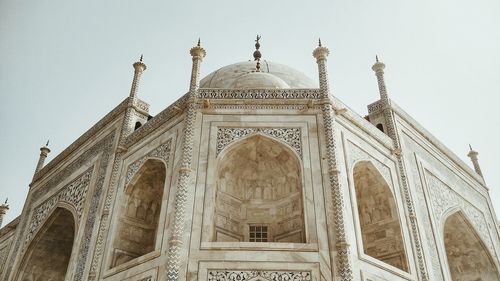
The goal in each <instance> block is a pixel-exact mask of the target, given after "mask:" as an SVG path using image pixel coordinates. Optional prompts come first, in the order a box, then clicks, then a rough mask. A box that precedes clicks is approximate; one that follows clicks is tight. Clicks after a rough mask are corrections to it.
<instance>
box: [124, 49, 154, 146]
mask: <svg viewBox="0 0 500 281" xmlns="http://www.w3.org/2000/svg"><path fill="white" fill-rule="evenodd" d="M142 59H143V56H142V55H141V58H140V59H139V61H138V62H135V63H134V64H132V66H133V67H134V78H133V80H132V86H131V87H130V94H129V99H128V107H127V110H126V111H125V117H124V122H123V127H122V131H121V134H120V138H121V139H120V142H121V141H123V140H124V139H125V137H127V136H128V135H130V134H131V133H132V132H133V131H134V126H135V124H134V122H133V120H132V119H133V116H134V112H135V109H134V106H135V105H136V104H137V92H138V91H139V82H140V81H141V76H142V73H143V72H144V70H146V68H147V67H146V64H144V63H143V62H142Z"/></svg>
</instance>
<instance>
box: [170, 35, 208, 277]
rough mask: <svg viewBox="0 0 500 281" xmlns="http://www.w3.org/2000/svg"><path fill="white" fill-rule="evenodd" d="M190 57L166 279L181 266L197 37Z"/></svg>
mask: <svg viewBox="0 0 500 281" xmlns="http://www.w3.org/2000/svg"><path fill="white" fill-rule="evenodd" d="M190 54H191V57H192V59H193V65H192V69H191V81H190V84H189V93H188V95H189V97H188V101H187V112H186V115H185V117H184V118H185V119H184V129H183V142H182V156H181V163H180V169H179V176H178V179H177V192H176V194H175V205H174V206H175V210H174V212H175V213H174V221H173V227H172V234H171V237H170V240H169V249H168V262H167V280H169V281H174V280H179V272H180V269H181V252H182V248H183V245H184V238H185V235H184V232H185V229H184V224H185V220H186V218H185V216H186V204H187V200H188V192H189V189H190V184H192V179H191V175H192V174H193V170H192V161H193V146H194V126H195V123H196V115H197V114H198V109H199V105H198V103H197V96H198V88H199V86H200V66H201V62H202V61H203V58H204V57H205V55H206V52H205V50H204V49H203V48H202V47H201V43H200V40H198V44H197V45H196V46H195V47H193V48H191V51H190Z"/></svg>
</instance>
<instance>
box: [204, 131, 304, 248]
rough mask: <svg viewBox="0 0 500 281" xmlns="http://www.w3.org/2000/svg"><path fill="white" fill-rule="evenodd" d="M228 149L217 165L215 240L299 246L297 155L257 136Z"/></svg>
mask: <svg viewBox="0 0 500 281" xmlns="http://www.w3.org/2000/svg"><path fill="white" fill-rule="evenodd" d="M228 149H229V151H228V152H227V153H226V154H225V155H224V156H223V158H222V159H221V160H220V162H219V165H218V172H217V173H218V174H217V188H216V189H217V191H216V198H215V221H214V223H215V227H214V229H215V233H214V240H215V241H218V242H230V241H233V242H234V241H248V242H291V243H304V242H305V232H304V213H303V203H302V178H301V168H300V162H299V159H298V158H297V156H296V155H295V154H294V153H293V152H292V151H291V150H290V149H289V148H288V147H287V146H285V145H283V144H281V143H280V142H278V141H275V140H273V139H271V138H268V137H265V136H262V135H254V136H251V137H249V138H247V139H243V140H240V141H239V142H238V143H236V144H233V146H231V147H230V148H228Z"/></svg>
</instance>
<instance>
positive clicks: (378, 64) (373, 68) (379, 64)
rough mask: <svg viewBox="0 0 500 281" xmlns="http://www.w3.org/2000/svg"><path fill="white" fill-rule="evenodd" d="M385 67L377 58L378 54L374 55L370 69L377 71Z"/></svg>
mask: <svg viewBox="0 0 500 281" xmlns="http://www.w3.org/2000/svg"><path fill="white" fill-rule="evenodd" d="M384 68H385V64H384V63H383V62H380V61H379V59H378V56H377V55H376V56H375V64H374V65H373V66H372V70H373V71H375V72H378V71H383V70H384Z"/></svg>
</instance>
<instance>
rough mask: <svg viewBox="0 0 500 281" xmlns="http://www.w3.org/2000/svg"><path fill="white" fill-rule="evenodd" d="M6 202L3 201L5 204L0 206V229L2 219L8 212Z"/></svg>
mask: <svg viewBox="0 0 500 281" xmlns="http://www.w3.org/2000/svg"><path fill="white" fill-rule="evenodd" d="M7 200H8V199H5V203H3V204H2V205H0V228H1V227H2V223H3V217H4V216H5V214H6V213H7V211H8V210H9V205H7Z"/></svg>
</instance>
